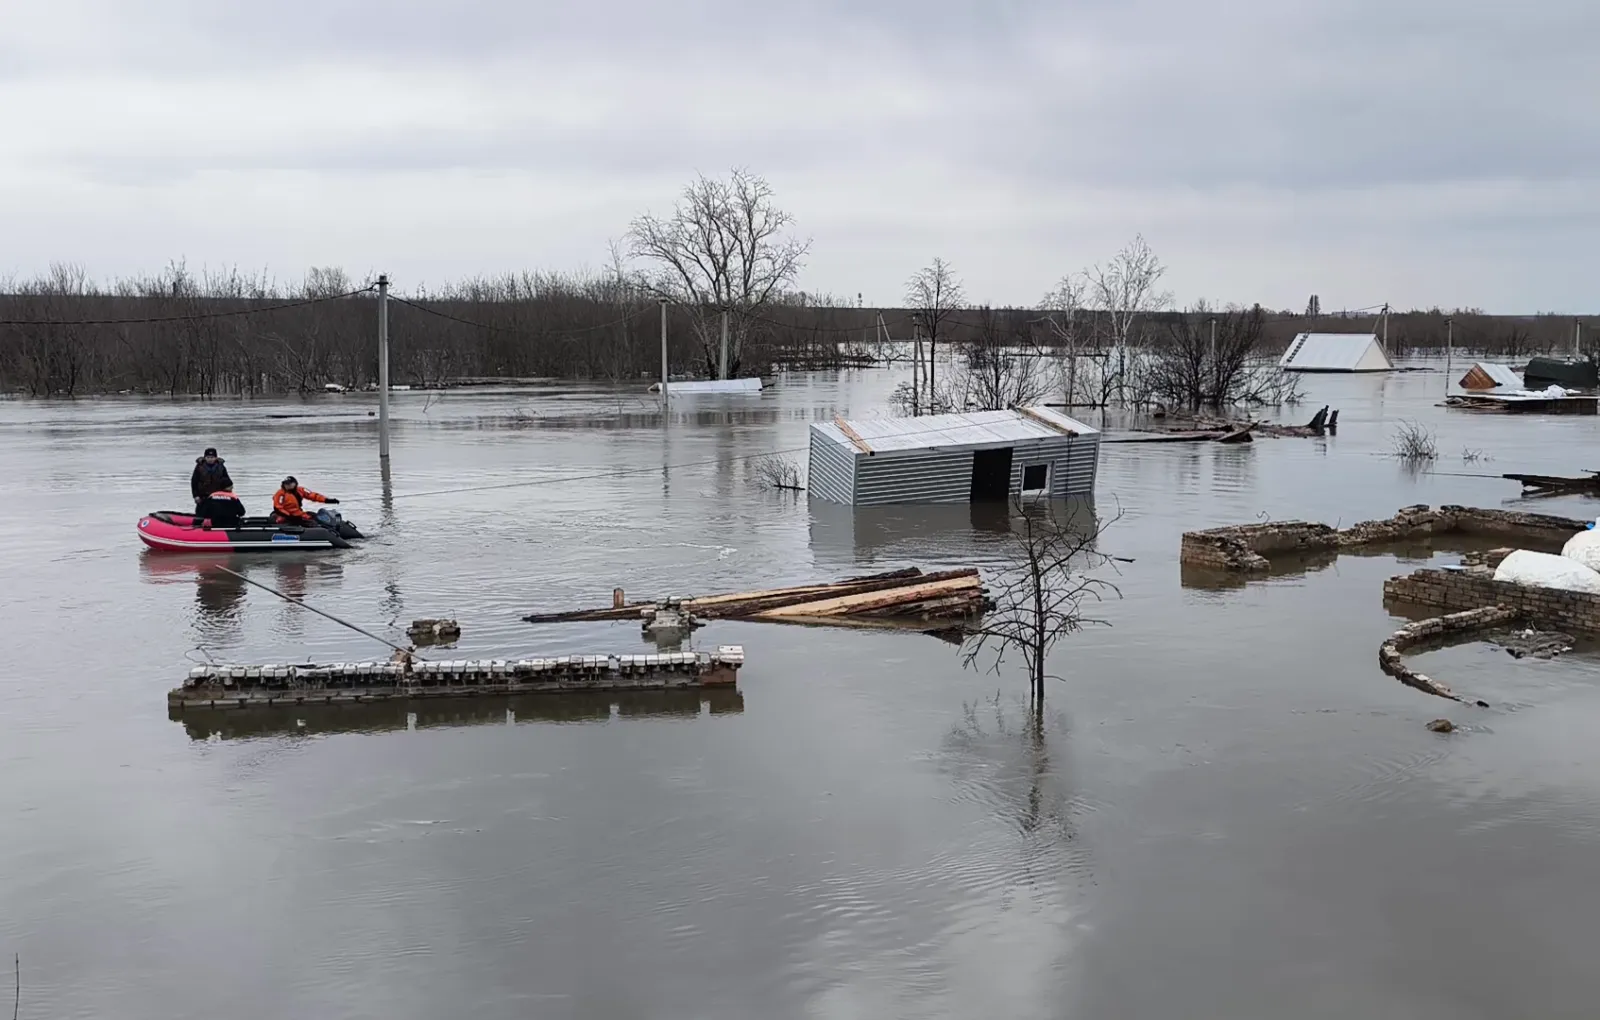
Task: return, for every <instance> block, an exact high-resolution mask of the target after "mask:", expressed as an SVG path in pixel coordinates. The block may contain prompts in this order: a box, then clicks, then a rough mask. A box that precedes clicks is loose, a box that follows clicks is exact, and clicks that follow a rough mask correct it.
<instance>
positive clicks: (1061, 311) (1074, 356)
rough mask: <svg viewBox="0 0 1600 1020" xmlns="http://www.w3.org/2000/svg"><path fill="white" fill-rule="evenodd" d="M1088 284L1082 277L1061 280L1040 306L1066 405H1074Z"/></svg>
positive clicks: (1073, 274)
mask: <svg viewBox="0 0 1600 1020" xmlns="http://www.w3.org/2000/svg"><path fill="white" fill-rule="evenodd" d="M1088 288H1089V281H1088V278H1087V277H1086V276H1085V275H1084V274H1083V273H1068V274H1067V275H1065V276H1063V277H1062V278H1061V279H1060V280H1059V281H1058V282H1057V283H1056V285H1055V287H1054V288H1052V289H1051V291H1050V292H1049V293H1048V294H1046V295H1045V296H1044V300H1043V301H1042V302H1040V304H1041V305H1042V307H1043V309H1044V315H1045V322H1046V323H1047V324H1048V325H1049V329H1050V333H1051V336H1052V339H1053V340H1054V341H1055V345H1056V348H1057V351H1058V352H1059V353H1058V359H1059V362H1058V369H1057V371H1058V374H1059V376H1060V385H1061V390H1062V393H1063V395H1064V396H1065V397H1066V404H1067V406H1068V407H1072V406H1073V405H1075V404H1076V403H1077V402H1078V396H1079V393H1078V357H1079V354H1080V352H1081V351H1082V350H1083V349H1084V335H1085V331H1086V328H1087V326H1088V322H1087V320H1086V319H1085V317H1084V307H1083V303H1084V295H1085V294H1086V293H1087V292H1088Z"/></svg>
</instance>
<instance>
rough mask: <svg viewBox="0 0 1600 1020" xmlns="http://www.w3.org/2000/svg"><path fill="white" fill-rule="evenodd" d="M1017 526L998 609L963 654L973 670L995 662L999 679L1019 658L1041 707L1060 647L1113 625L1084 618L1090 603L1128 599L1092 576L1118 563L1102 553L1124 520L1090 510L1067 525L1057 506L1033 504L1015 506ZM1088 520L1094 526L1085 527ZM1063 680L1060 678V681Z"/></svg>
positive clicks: (996, 592)
mask: <svg viewBox="0 0 1600 1020" xmlns="http://www.w3.org/2000/svg"><path fill="white" fill-rule="evenodd" d="M1012 514H1013V516H1014V517H1015V518H1017V524H1016V525H1015V526H1014V527H1013V530H1012V534H1011V548H1010V562H1009V564H1008V569H1007V570H1006V571H1005V572H1004V573H1003V574H1002V575H1001V576H1000V579H999V580H997V581H994V582H992V583H993V585H994V587H993V588H992V589H991V592H992V598H993V601H994V608H993V609H992V610H990V611H989V612H987V613H985V614H984V617H983V619H982V621H981V623H980V624H978V625H977V626H976V627H974V629H973V630H972V632H971V634H970V636H969V638H968V641H967V645H966V650H965V652H964V655H963V661H964V663H965V664H966V665H967V666H969V667H970V666H973V665H975V664H976V663H977V662H978V661H979V660H980V659H988V660H989V662H990V665H989V669H990V670H991V671H992V672H995V673H999V672H1000V667H1001V665H1002V664H1003V663H1004V661H1005V658H1006V656H1007V655H1008V654H1013V653H1014V654H1019V655H1021V656H1022V658H1023V659H1024V661H1025V663H1026V665H1027V669H1028V679H1029V683H1030V684H1031V686H1032V693H1033V700H1034V702H1035V704H1037V705H1042V704H1043V703H1044V682H1045V680H1046V679H1047V678H1049V677H1050V674H1049V673H1048V672H1046V665H1045V664H1046V660H1047V659H1048V657H1049V654H1050V649H1051V648H1053V647H1054V646H1055V644H1056V642H1058V641H1060V640H1061V639H1062V638H1064V637H1066V636H1067V635H1069V634H1075V633H1077V632H1078V631H1079V630H1082V629H1083V627H1084V626H1085V625H1088V624H1100V625H1105V626H1109V623H1108V622H1107V621H1105V620H1098V619H1090V618H1087V617H1085V616H1084V615H1083V614H1082V612H1081V606H1080V604H1081V603H1082V602H1084V601H1085V600H1094V601H1096V602H1098V601H1100V600H1101V599H1102V598H1103V597H1104V596H1105V595H1107V594H1108V593H1109V594H1112V595H1115V596H1117V597H1119V598H1120V597H1121V595H1122V593H1121V591H1119V590H1118V589H1117V587H1116V585H1114V584H1112V583H1111V582H1109V581H1106V580H1104V579H1102V578H1097V577H1095V576H1093V575H1092V574H1090V573H1089V572H1088V571H1090V570H1093V569H1095V568H1097V567H1101V566H1104V565H1106V564H1108V563H1109V562H1110V561H1111V558H1110V557H1109V556H1105V555H1104V554H1102V553H1100V552H1098V551H1096V549H1095V546H1096V544H1097V542H1098V541H1099V538H1100V536H1101V534H1103V533H1104V531H1105V529H1106V528H1108V527H1110V526H1111V525H1112V524H1114V523H1116V521H1117V520H1118V519H1120V518H1121V516H1122V515H1121V513H1120V512H1119V513H1118V514H1117V515H1116V516H1115V517H1113V518H1111V519H1110V520H1108V521H1104V522H1101V521H1099V520H1098V519H1095V518H1094V516H1093V511H1092V510H1088V509H1084V510H1081V511H1080V512H1079V513H1078V514H1077V515H1076V516H1069V517H1068V519H1067V520H1065V521H1063V520H1061V519H1060V518H1059V517H1058V516H1057V514H1058V511H1057V510H1056V508H1055V507H1054V506H1053V505H1052V504H1050V503H1047V502H1046V503H1034V504H1031V505H1030V504H1027V503H1024V502H1023V501H1022V500H1020V499H1015V500H1013V503H1012ZM1084 516H1088V517H1089V518H1090V519H1089V520H1087V521H1086V520H1083V519H1082V518H1083V517H1084ZM1057 679H1059V678H1057Z"/></svg>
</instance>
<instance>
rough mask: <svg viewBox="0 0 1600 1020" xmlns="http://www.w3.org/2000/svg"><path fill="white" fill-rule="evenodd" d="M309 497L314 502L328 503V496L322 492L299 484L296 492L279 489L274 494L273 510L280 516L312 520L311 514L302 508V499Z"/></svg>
mask: <svg viewBox="0 0 1600 1020" xmlns="http://www.w3.org/2000/svg"><path fill="white" fill-rule="evenodd" d="M306 499H309V500H311V502H313V503H326V502H327V498H326V497H324V496H323V495H322V494H321V493H318V492H312V491H311V490H310V489H308V488H306V487H305V486H304V485H302V486H299V487H298V488H297V489H295V491H294V492H290V491H289V490H288V489H279V490H278V491H277V492H274V493H273V494H272V509H273V512H274V513H276V514H278V515H279V516H280V517H294V518H297V519H299V520H302V521H309V520H311V515H310V514H308V513H306V512H305V511H304V510H302V509H301V508H300V501H301V500H306Z"/></svg>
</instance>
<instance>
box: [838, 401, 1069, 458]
mask: <svg viewBox="0 0 1600 1020" xmlns="http://www.w3.org/2000/svg"><path fill="white" fill-rule="evenodd" d="M1028 411H1029V413H1030V414H1033V415H1037V416H1038V417H1040V418H1044V419H1047V420H1048V421H1051V422H1054V423H1056V424H1057V425H1059V426H1061V428H1063V429H1067V430H1069V431H1070V432H1072V433H1074V434H1076V435H1080V436H1086V435H1096V434H1098V433H1099V430H1098V429H1096V428H1094V427H1093V426H1091V425H1086V424H1084V423H1083V422H1081V421H1078V420H1077V419H1076V418H1070V417H1068V416H1067V415H1065V414H1062V413H1061V412H1060V411H1057V410H1055V409H1053V408H1049V407H1030V408H1028ZM845 424H846V425H848V426H849V427H850V429H851V430H852V431H853V432H855V434H856V435H858V436H860V437H861V439H862V441H863V442H865V443H866V444H867V445H868V446H870V447H871V448H872V451H873V452H874V453H890V452H895V451H906V450H950V449H960V448H962V447H977V446H994V445H999V444H1005V443H1017V442H1026V441H1029V440H1034V439H1060V438H1062V436H1063V434H1062V433H1061V432H1060V431H1059V430H1057V429H1055V428H1051V427H1050V426H1049V425H1047V424H1045V423H1044V422H1041V421H1037V420H1035V419H1034V418H1031V417H1029V415H1027V414H1023V413H1022V412H1021V411H970V412H968V413H966V414H931V415H927V416H926V417H922V418H859V419H853V420H851V421H847V422H845ZM811 427H812V428H814V429H816V430H818V431H819V432H821V433H823V434H824V435H826V436H828V437H829V438H830V439H833V440H834V441H836V442H838V443H842V444H844V445H846V446H848V447H849V448H850V450H851V451H852V452H859V451H857V450H856V449H855V444H854V443H853V442H851V439H850V437H849V436H847V435H845V434H844V432H843V431H842V430H841V429H840V428H839V426H837V425H835V424H834V423H833V422H818V423H817V424H814V425H812V426H811Z"/></svg>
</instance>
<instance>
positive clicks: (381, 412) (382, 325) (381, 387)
mask: <svg viewBox="0 0 1600 1020" xmlns="http://www.w3.org/2000/svg"><path fill="white" fill-rule="evenodd" d="M378 462H379V463H380V464H382V465H383V466H384V467H385V468H387V467H388V466H389V274H388V273H381V274H379V276H378Z"/></svg>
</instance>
